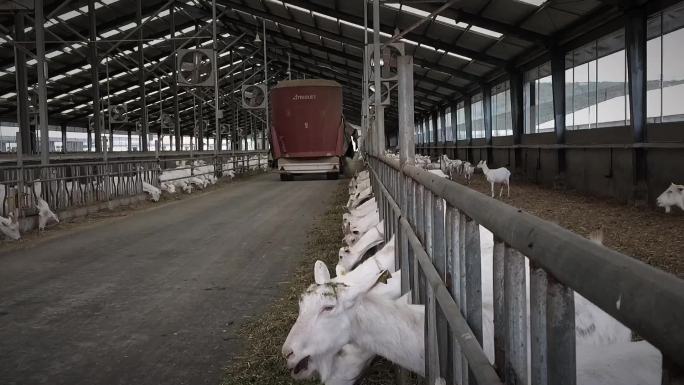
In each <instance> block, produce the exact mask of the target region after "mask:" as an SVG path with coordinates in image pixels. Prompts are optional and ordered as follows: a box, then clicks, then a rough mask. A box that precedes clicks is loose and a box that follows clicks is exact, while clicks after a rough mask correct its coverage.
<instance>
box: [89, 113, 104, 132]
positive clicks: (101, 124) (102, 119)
mask: <svg viewBox="0 0 684 385" xmlns="http://www.w3.org/2000/svg"><path fill="white" fill-rule="evenodd" d="M88 127H90V130H91V131H93V132H94V131H95V120H94V119H93V117H92V116H91V117H89V118H88ZM104 129H105V114H104V111H102V112H100V130H104Z"/></svg>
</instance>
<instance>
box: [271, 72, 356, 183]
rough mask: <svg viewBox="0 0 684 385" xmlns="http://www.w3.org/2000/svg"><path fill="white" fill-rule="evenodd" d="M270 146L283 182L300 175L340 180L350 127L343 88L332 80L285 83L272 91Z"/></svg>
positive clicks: (282, 82)
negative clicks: (344, 104) (345, 110)
mask: <svg viewBox="0 0 684 385" xmlns="http://www.w3.org/2000/svg"><path fill="white" fill-rule="evenodd" d="M271 108H272V122H271V145H272V148H273V155H274V157H275V159H276V160H277V162H278V171H279V172H280V179H281V180H292V179H293V177H294V175H297V174H326V176H327V178H328V179H336V178H337V177H338V176H339V173H340V171H341V170H340V168H341V165H342V160H343V157H344V155H345V153H346V152H347V150H348V147H349V138H350V135H351V132H350V130H351V126H348V125H346V124H345V121H344V117H343V116H342V86H341V85H340V84H339V83H337V82H335V81H332V80H324V79H305V80H284V81H281V82H278V84H277V85H276V86H275V87H274V88H273V89H272V90H271Z"/></svg>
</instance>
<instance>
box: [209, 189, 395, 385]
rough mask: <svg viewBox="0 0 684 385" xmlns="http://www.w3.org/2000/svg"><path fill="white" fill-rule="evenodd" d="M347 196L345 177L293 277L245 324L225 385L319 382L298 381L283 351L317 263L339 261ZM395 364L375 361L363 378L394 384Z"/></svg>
mask: <svg viewBox="0 0 684 385" xmlns="http://www.w3.org/2000/svg"><path fill="white" fill-rule="evenodd" d="M346 201H347V183H344V182H341V183H340V184H339V186H338V189H337V190H336V192H335V194H334V196H333V198H332V200H331V203H330V209H328V211H327V212H326V213H325V214H324V215H323V216H322V217H321V218H319V219H318V220H317V221H316V224H315V225H314V228H313V229H312V230H311V232H310V233H309V235H308V242H307V245H306V249H305V252H304V256H303V258H302V261H301V263H300V265H299V267H298V268H297V270H296V272H295V273H294V274H293V275H292V280H291V281H290V283H289V285H288V286H287V287H286V288H285V289H284V292H283V297H282V298H280V299H278V300H276V301H275V302H274V303H273V304H272V305H271V307H270V308H269V309H268V310H267V311H265V312H264V314H262V315H261V316H260V317H257V318H252V319H251V320H250V321H248V322H247V323H246V324H244V325H242V327H241V328H240V334H241V335H242V338H243V344H244V349H243V351H242V352H241V353H240V354H238V355H237V356H236V357H234V358H233V359H232V360H231V362H229V364H228V367H227V368H226V371H225V375H224V378H223V382H222V384H223V385H233V384H240V385H244V384H259V385H270V384H317V383H318V382H317V381H295V380H293V379H292V377H290V373H289V372H288V370H287V368H286V367H285V359H284V358H283V357H282V355H281V353H280V350H281V347H282V345H283V342H284V341H285V338H286V337H287V333H288V332H289V330H290V327H291V326H292V324H294V322H295V320H296V319H297V302H298V299H299V295H300V294H301V293H302V292H303V291H304V290H305V289H306V288H307V287H308V286H309V285H310V284H311V283H312V282H313V265H314V262H315V261H316V260H318V259H320V260H322V261H325V262H326V264H328V266H333V265H334V264H336V263H337V260H338V256H337V252H338V250H339V247H340V245H341V241H342V238H343V234H342V214H343V213H344V212H345V210H344V205H345V203H346ZM393 371H394V369H393V367H392V366H391V365H389V364H388V363H387V362H386V361H384V360H380V359H378V360H376V361H374V362H373V365H371V367H370V368H369V370H368V371H367V375H366V377H365V378H364V379H363V380H361V381H360V384H364V385H371V384H372V385H384V384H393V383H394V380H393V378H394V377H393Z"/></svg>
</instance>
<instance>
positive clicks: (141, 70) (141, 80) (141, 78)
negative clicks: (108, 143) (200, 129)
mask: <svg viewBox="0 0 684 385" xmlns="http://www.w3.org/2000/svg"><path fill="white" fill-rule="evenodd" d="M90 1H93V0H90ZM135 16H136V21H137V23H138V28H137V31H138V84H139V86H140V87H139V92H140V132H139V133H138V134H139V135H140V140H141V149H140V151H147V139H148V138H147V132H148V125H147V124H148V122H147V97H146V95H145V56H144V55H143V37H144V36H143V28H142V24H143V23H142V0H136V8H135ZM148 20H149V19H148ZM110 51H111V50H110Z"/></svg>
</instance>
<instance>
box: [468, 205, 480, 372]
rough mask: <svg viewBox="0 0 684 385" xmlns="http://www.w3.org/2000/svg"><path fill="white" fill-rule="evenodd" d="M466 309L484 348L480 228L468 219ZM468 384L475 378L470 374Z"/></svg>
mask: <svg viewBox="0 0 684 385" xmlns="http://www.w3.org/2000/svg"><path fill="white" fill-rule="evenodd" d="M465 309H466V313H465V315H466V320H467V321H468V325H470V329H471V330H472V331H473V335H474V336H475V338H476V339H477V342H479V343H480V346H482V270H481V256H480V226H479V225H478V224H477V222H475V221H474V220H472V219H470V218H466V223H465ZM468 383H470V384H474V383H475V377H474V376H473V375H472V373H470V370H469V373H468Z"/></svg>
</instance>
